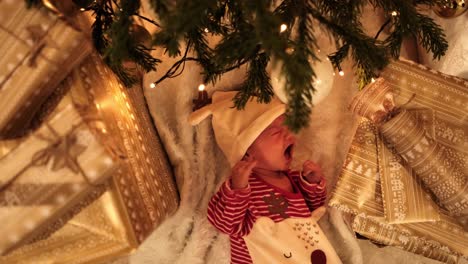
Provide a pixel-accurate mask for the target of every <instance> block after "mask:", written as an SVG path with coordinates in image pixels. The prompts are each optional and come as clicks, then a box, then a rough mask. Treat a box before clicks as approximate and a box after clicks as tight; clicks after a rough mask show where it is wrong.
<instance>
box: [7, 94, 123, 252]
mask: <svg viewBox="0 0 468 264" xmlns="http://www.w3.org/2000/svg"><path fill="white" fill-rule="evenodd" d="M117 166H118V164H117V163H116V162H115V161H114V160H113V159H112V157H111V156H110V155H109V154H108V152H107V151H106V150H105V148H104V147H103V145H102V144H101V143H100V142H99V141H98V140H97V138H96V137H95V136H94V135H93V134H92V132H91V131H90V130H89V128H88V126H87V125H86V124H85V123H84V121H83V118H82V117H81V116H80V115H79V113H78V112H77V111H76V110H75V108H74V107H73V106H72V104H71V98H70V97H65V98H64V99H63V100H62V101H61V103H60V104H59V105H58V107H57V109H56V111H55V112H54V114H53V115H52V116H51V117H50V118H48V119H47V120H46V121H45V122H44V123H43V124H42V125H41V127H40V128H39V129H38V130H36V131H35V132H34V133H32V134H30V135H28V137H27V138H25V139H24V140H22V142H21V143H19V144H18V145H16V146H14V147H13V148H11V149H10V150H9V152H8V153H7V154H6V155H4V156H3V157H1V159H0V171H1V172H2V173H1V175H0V223H1V225H0V237H2V239H1V240H0V255H2V254H4V253H5V252H6V251H8V250H10V249H11V248H12V247H17V246H19V245H21V244H22V243H24V242H25V241H28V240H30V239H32V238H33V237H34V236H35V235H37V234H38V233H39V232H41V230H42V229H43V228H44V227H45V226H46V225H47V224H48V223H50V222H51V221H54V220H55V219H57V218H58V217H60V215H61V214H62V213H63V212H64V211H65V210H66V209H67V208H69V207H70V206H72V205H73V204H75V203H77V202H78V201H79V200H80V199H81V198H83V197H84V196H85V195H86V194H87V193H88V192H89V191H90V190H91V189H92V187H93V186H95V185H97V184H99V183H100V182H102V181H104V180H105V179H106V178H108V177H109V176H111V174H112V173H113V172H114V171H115V169H116V168H117Z"/></svg>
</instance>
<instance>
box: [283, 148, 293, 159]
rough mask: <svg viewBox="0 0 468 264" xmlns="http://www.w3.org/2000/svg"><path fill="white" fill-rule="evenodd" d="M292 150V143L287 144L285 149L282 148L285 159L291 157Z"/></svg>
mask: <svg viewBox="0 0 468 264" xmlns="http://www.w3.org/2000/svg"><path fill="white" fill-rule="evenodd" d="M293 150H294V144H290V145H288V146H287V147H286V149H285V150H284V157H285V158H286V159H287V160H290V159H292V155H293Z"/></svg>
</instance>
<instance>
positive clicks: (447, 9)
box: [434, 0, 468, 18]
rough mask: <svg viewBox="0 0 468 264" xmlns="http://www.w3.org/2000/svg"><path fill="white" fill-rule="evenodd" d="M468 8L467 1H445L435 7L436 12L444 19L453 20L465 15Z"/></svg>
mask: <svg viewBox="0 0 468 264" xmlns="http://www.w3.org/2000/svg"><path fill="white" fill-rule="evenodd" d="M467 8H468V3H467V1H465V0H457V1H450V0H444V1H441V3H439V4H437V5H436V6H434V12H435V13H436V14H437V15H438V16H440V17H443V18H453V17H457V16H459V15H461V14H463V13H464V12H465V11H466V10H467Z"/></svg>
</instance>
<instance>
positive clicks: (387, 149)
mask: <svg viewBox="0 0 468 264" xmlns="http://www.w3.org/2000/svg"><path fill="white" fill-rule="evenodd" d="M350 109H351V111H353V112H354V113H356V114H357V115H358V116H359V118H360V120H359V125H358V128H357V130H356V133H355V136H354V138H353V141H352V143H351V147H350V150H349V152H348V155H347V156H346V159H345V162H344V164H343V169H342V172H341V175H340V176H339V178H338V181H337V184H336V186H335V189H334V190H333V192H332V194H331V198H330V202H329V205H330V206H332V207H336V208H338V209H340V210H342V211H344V212H346V213H348V214H350V215H351V216H352V219H353V221H352V229H353V230H354V231H355V232H356V233H358V234H360V235H362V236H364V237H367V238H368V239H370V240H371V241H374V242H375V243H378V244H382V245H392V246H396V247H399V248H402V249H405V250H408V251H410V252H414V253H416V254H420V255H423V256H426V257H428V258H432V259H436V260H439V261H442V262H445V263H458V262H457V261H458V260H459V259H460V258H463V257H464V258H467V257H468V176H467V175H468V173H467V172H468V80H464V79H461V78H456V77H453V76H448V75H445V74H442V73H440V72H437V71H434V70H431V69H428V68H426V67H425V66H422V65H418V64H415V63H413V62H410V61H397V62H392V63H391V64H390V65H389V66H388V67H387V68H386V69H385V70H383V71H382V72H381V74H380V78H378V79H377V80H375V81H374V82H373V83H371V84H369V85H368V86H367V87H365V88H364V89H363V90H362V91H360V92H359V93H358V95H357V96H356V97H355V98H353V100H352V102H351V105H350Z"/></svg>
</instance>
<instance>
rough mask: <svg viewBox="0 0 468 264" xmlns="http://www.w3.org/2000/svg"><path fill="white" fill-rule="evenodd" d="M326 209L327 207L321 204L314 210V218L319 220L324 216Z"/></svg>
mask: <svg viewBox="0 0 468 264" xmlns="http://www.w3.org/2000/svg"><path fill="white" fill-rule="evenodd" d="M326 211H327V208H326V207H325V206H320V207H319V208H317V209H315V210H314V211H313V212H312V218H313V219H315V220H316V221H318V220H320V218H322V216H323V215H324V214H325V212H326Z"/></svg>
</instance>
